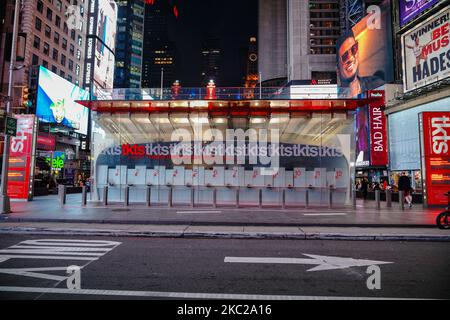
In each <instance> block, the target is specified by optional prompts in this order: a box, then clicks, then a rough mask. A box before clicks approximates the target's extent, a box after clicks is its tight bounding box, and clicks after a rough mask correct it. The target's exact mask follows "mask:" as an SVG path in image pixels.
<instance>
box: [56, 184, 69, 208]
mask: <svg viewBox="0 0 450 320" xmlns="http://www.w3.org/2000/svg"><path fill="white" fill-rule="evenodd" d="M66 192H67V189H66V186H65V185H63V184H60V185H58V198H59V203H60V204H61V205H62V206H63V205H65V204H66Z"/></svg>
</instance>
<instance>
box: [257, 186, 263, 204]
mask: <svg viewBox="0 0 450 320" xmlns="http://www.w3.org/2000/svg"><path fill="white" fill-rule="evenodd" d="M258 194H259V202H258V203H259V207H260V208H261V209H262V207H263V205H262V189H259V192H258Z"/></svg>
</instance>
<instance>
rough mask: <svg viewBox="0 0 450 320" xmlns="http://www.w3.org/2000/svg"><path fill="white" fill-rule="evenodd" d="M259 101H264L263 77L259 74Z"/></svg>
mask: <svg viewBox="0 0 450 320" xmlns="http://www.w3.org/2000/svg"><path fill="white" fill-rule="evenodd" d="M259 100H262V75H261V72H260V73H259Z"/></svg>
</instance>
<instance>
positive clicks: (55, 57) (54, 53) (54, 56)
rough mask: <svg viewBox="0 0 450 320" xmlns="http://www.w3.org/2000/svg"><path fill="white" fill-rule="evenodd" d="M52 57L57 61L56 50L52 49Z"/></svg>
mask: <svg viewBox="0 0 450 320" xmlns="http://www.w3.org/2000/svg"><path fill="white" fill-rule="evenodd" d="M52 58H53V60H55V61H58V50H56V49H53V54H52Z"/></svg>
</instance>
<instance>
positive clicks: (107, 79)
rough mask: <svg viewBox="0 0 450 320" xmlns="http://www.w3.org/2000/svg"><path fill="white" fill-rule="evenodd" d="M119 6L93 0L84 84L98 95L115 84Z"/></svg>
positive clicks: (112, 2)
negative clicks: (101, 90)
mask: <svg viewBox="0 0 450 320" xmlns="http://www.w3.org/2000/svg"><path fill="white" fill-rule="evenodd" d="M116 27H117V5H116V3H115V2H114V1H110V0H91V3H90V9H89V28H88V39H87V50H86V68H85V70H86V72H85V79H84V84H85V86H86V88H91V86H92V89H93V90H94V94H96V92H97V89H98V88H102V89H112V88H113V84H114V64H115V57H114V53H115V41H116Z"/></svg>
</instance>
